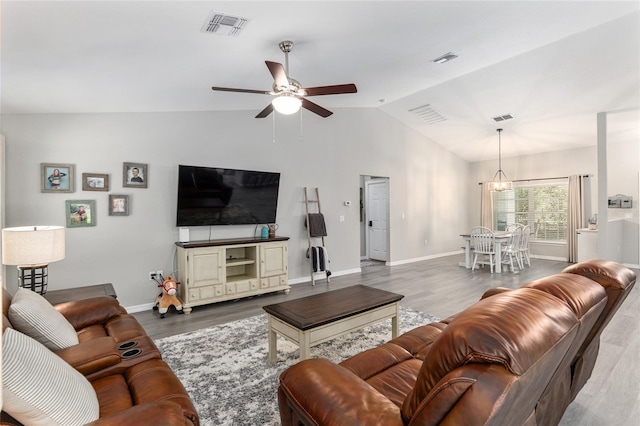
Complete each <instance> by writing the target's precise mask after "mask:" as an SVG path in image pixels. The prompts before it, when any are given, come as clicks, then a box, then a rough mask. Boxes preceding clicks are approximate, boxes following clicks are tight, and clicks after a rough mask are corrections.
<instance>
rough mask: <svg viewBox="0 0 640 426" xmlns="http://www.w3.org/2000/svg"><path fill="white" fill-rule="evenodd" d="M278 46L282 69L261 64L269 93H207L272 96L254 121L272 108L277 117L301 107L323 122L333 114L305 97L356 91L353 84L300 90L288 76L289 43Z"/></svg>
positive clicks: (251, 91) (285, 42) (248, 90)
mask: <svg viewBox="0 0 640 426" xmlns="http://www.w3.org/2000/svg"><path fill="white" fill-rule="evenodd" d="M278 46H279V47H280V50H282V52H283V53H284V61H285V62H284V63H285V66H282V64H280V63H278V62H271V61H265V64H267V68H269V72H271V75H272V76H273V90H270V91H268V90H253V89H234V88H230V87H216V86H214V87H212V88H211V89H213V90H217V91H221V92H241V93H258V94H263V95H272V96H275V98H274V99H273V101H272V102H271V103H270V104H269V105H267V107H266V108H265V109H263V110H262V111H260V113H259V114H258V115H256V118H265V117H267V116H268V115H269V114H271V113H272V112H273V110H274V108H275V110H276V111H278V112H280V113H281V114H293V113H295V112H297V111H298V110H299V109H300V107H301V106H302V108H305V109H308V110H309V111H311V112H313V113H316V114H318V115H319V116H321V117H325V118H326V117H329V116H330V115H331V114H333V112H331V111H329V110H328V109H326V108H323V107H321V106H320V105H318V104H315V103H313V102H311V101H310V100H309V99H307V98H306V97H307V96H320V95H340V94H343V93H356V92H357V91H358V89H357V88H356V85H355V84H336V85H332V86H317V87H305V88H303V87H302V86H300V82H298V81H297V80H294V79H293V78H291V77H290V76H289V52H291V49H292V48H293V42H292V41H288V40H286V41H283V42H280V44H279V45H278Z"/></svg>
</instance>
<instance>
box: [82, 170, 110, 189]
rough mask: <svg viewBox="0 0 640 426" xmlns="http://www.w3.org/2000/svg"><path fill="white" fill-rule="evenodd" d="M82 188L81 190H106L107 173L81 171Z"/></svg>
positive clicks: (107, 187)
mask: <svg viewBox="0 0 640 426" xmlns="http://www.w3.org/2000/svg"><path fill="white" fill-rule="evenodd" d="M82 190H83V191H108V190H109V175H108V174H102V173H83V174H82Z"/></svg>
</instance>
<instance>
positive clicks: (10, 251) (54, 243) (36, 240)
mask: <svg viewBox="0 0 640 426" xmlns="http://www.w3.org/2000/svg"><path fill="white" fill-rule="evenodd" d="M64 254H65V241H64V228H63V227H62V226H19V227H16V228H5V229H3V230H2V263H3V264H5V265H18V266H29V265H48V264H49V263H51V262H56V261H58V260H62V259H64Z"/></svg>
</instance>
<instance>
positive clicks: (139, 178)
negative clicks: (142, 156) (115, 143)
mask: <svg viewBox="0 0 640 426" xmlns="http://www.w3.org/2000/svg"><path fill="white" fill-rule="evenodd" d="M148 180H149V174H148V167H147V165H146V164H142V163H124V164H123V166H122V186H124V187H128V188H146V187H147V182H148Z"/></svg>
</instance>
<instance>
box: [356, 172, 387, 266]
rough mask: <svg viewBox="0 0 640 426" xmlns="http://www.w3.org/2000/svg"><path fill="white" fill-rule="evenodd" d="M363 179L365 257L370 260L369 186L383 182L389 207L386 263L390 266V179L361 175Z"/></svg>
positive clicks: (362, 230)
mask: <svg viewBox="0 0 640 426" xmlns="http://www.w3.org/2000/svg"><path fill="white" fill-rule="evenodd" d="M361 177H362V178H363V179H364V183H363V186H364V203H363V204H364V209H363V210H364V214H363V222H364V223H363V227H362V228H361V232H364V245H365V256H366V258H367V259H370V252H369V226H368V221H369V219H368V209H369V185H370V184H371V183H376V184H378V183H380V181H383V182H384V183H385V184H386V186H387V205H386V212H387V217H386V221H387V233H386V236H385V238H386V241H387V258H386V259H385V262H386V263H387V264H388V263H389V262H390V261H391V238H390V235H391V223H390V212H389V206H390V204H391V203H390V201H389V200H390V198H391V185H389V178H388V177H385V176H371V175H361Z"/></svg>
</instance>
